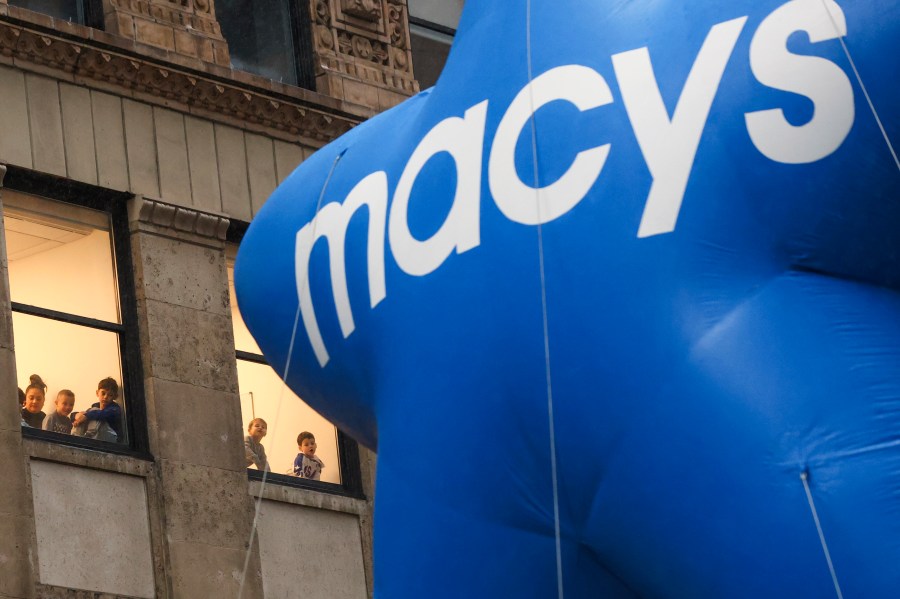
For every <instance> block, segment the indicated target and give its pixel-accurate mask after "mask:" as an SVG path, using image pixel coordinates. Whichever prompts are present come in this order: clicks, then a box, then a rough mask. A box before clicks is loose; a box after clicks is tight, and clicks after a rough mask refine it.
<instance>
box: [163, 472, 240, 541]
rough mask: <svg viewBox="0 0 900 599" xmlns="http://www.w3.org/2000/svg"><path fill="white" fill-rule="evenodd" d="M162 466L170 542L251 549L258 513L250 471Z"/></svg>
mask: <svg viewBox="0 0 900 599" xmlns="http://www.w3.org/2000/svg"><path fill="white" fill-rule="evenodd" d="M159 465H160V479H161V480H162V493H163V501H164V502H165V506H166V527H167V533H166V534H167V537H168V538H169V541H170V542H171V541H190V542H193V543H203V544H205V545H213V546H216V547H223V548H227V549H234V550H236V551H243V550H245V549H246V548H247V543H248V542H249V541H250V529H251V528H252V525H253V514H254V510H253V499H252V498H251V497H250V495H249V493H248V492H247V489H248V482H247V473H246V471H244V470H243V469H241V470H238V471H233V470H221V469H219V468H209V467H206V466H199V465H195V464H187V463H185V462H173V461H170V460H160V462H159Z"/></svg>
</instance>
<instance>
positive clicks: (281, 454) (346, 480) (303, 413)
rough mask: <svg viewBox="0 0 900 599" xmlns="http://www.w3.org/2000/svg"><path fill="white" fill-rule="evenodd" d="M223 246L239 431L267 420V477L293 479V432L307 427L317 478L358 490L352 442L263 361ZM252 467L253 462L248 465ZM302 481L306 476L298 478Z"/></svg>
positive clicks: (295, 451) (232, 250) (231, 260)
mask: <svg viewBox="0 0 900 599" xmlns="http://www.w3.org/2000/svg"><path fill="white" fill-rule="evenodd" d="M235 253H236V248H235V247H234V246H229V260H228V287H229V293H230V297H231V317H232V323H233V326H234V341H235V349H236V356H237V368H238V386H239V392H240V396H241V415H242V420H243V422H242V424H243V435H245V436H246V435H247V434H248V433H247V429H248V426H249V425H250V423H251V422H252V421H253V420H254V419H256V418H262V419H263V420H265V422H266V425H267V432H266V436H265V437H264V438H263V439H262V445H263V447H264V448H265V453H266V457H267V458H268V462H269V467H270V469H271V473H272V474H273V475H274V476H273V477H272V478H273V479H277V480H279V481H280V482H287V483H296V482H297V481H298V480H300V479H298V478H295V477H294V471H293V465H294V460H295V458H296V457H297V455H298V446H297V445H298V444H297V437H298V435H299V434H300V433H301V432H304V431H307V432H310V433H312V434H313V435H314V436H315V442H316V445H317V448H316V451H315V455H316V456H318V457H319V458H320V459H321V460H322V461H323V462H324V464H325V467H324V469H323V470H322V472H321V478H320V479H319V480H320V481H321V482H326V483H331V484H333V485H341V487H342V488H343V490H344V491H345V492H348V493H351V494H358V493H359V489H358V482H357V480H358V478H359V475H358V465H355V464H353V463H352V462H353V461H354V460H358V455H357V453H356V452H357V449H356V444H355V442H353V441H352V440H351V439H349V438H348V437H346V436H345V435H344V434H343V433H341V432H340V431H339V430H338V429H337V428H336V427H335V426H334V425H333V424H331V423H330V422H329V421H328V420H326V419H325V418H323V417H322V416H320V415H319V414H318V413H316V412H315V411H314V410H313V409H312V408H310V407H309V406H308V405H306V404H305V403H304V402H303V400H302V399H300V398H299V397H297V395H295V394H294V393H293V392H291V390H290V389H288V388H287V386H286V385H285V384H284V383H283V382H282V380H281V378H280V376H279V375H278V373H277V372H275V371H274V370H273V369H272V367H270V366H269V365H268V363H267V362H266V360H265V358H264V357H263V356H262V353H261V352H260V349H259V347H258V346H257V345H256V342H255V341H254V340H253V337H252V336H251V335H250V331H248V330H247V327H246V325H245V324H244V321H243V319H242V318H241V315H240V312H239V311H238V307H237V301H236V300H235V294H234V255H235ZM248 467H249V468H251V469H257V468H256V466H255V465H253V464H251V465H250V466H248ZM304 482H306V481H304Z"/></svg>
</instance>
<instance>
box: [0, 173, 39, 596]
mask: <svg viewBox="0 0 900 599" xmlns="http://www.w3.org/2000/svg"><path fill="white" fill-rule="evenodd" d="M5 176H6V167H5V166H4V165H2V164H0V464H2V467H3V482H2V484H0V539H2V542H0V597H2V598H12V597H15V598H16V599H18V598H24V597H33V596H34V595H33V593H34V564H33V561H32V560H34V559H35V558H36V552H35V549H34V538H35V536H34V535H35V533H34V505H33V504H32V502H31V485H30V484H29V480H28V472H27V470H26V468H25V458H24V454H23V451H22V427H21V424H20V423H21V421H22V416H21V414H19V409H18V407H17V406H18V398H16V399H13V398H14V397H16V396H17V391H16V380H17V379H16V359H15V353H14V351H13V331H12V312H11V307H10V299H9V269H8V262H7V260H6V238H5V235H4V229H3V218H2V214H3V202H2V195H3V194H2V192H3V178H4V177H5Z"/></svg>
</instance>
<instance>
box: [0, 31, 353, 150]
mask: <svg viewBox="0 0 900 599" xmlns="http://www.w3.org/2000/svg"><path fill="white" fill-rule="evenodd" d="M98 33H101V32H98ZM0 55H3V56H8V57H12V58H14V59H16V60H17V61H21V62H20V65H21V66H22V68H26V69H27V68H28V66H27V64H28V63H30V64H33V65H37V66H39V67H43V69H42V72H44V71H45V70H46V69H47V68H50V69H53V70H55V71H60V72H61V73H63V74H70V76H71V77H75V78H79V82H81V83H84V84H86V85H90V84H91V81H96V82H99V83H101V84H107V85H104V86H101V87H105V88H107V87H108V84H113V85H115V86H118V87H121V88H124V90H131V91H133V92H140V93H143V94H147V95H149V96H150V97H151V101H152V98H158V99H159V102H160V103H161V104H169V105H171V103H172V102H177V103H180V104H183V105H185V107H186V108H188V109H190V108H197V109H200V110H203V111H206V112H208V113H212V114H213V115H215V114H220V115H224V116H227V117H232V118H235V119H238V120H240V121H242V122H243V123H251V124H254V125H258V126H262V127H265V128H270V129H273V130H276V131H278V132H283V133H289V134H291V137H294V136H296V137H299V138H300V140H301V141H306V142H307V143H310V144H312V145H321V144H324V143H327V142H329V141H331V140H333V139H335V138H337V137H339V136H340V135H342V134H343V133H345V132H346V131H348V130H350V129H351V128H352V127H354V126H355V125H357V124H359V123H360V122H361V121H363V120H364V117H356V116H352V115H349V114H346V113H341V112H339V111H332V110H328V109H327V108H318V107H315V106H313V105H307V104H303V103H300V102H297V101H293V100H292V99H290V98H287V97H278V96H276V95H275V94H272V95H270V94H269V93H266V92H265V91H262V90H260V89H258V88H253V87H251V86H249V85H241V83H240V82H237V81H233V80H228V79H225V78H217V77H214V76H210V75H209V74H206V73H201V72H198V71H193V70H191V69H189V68H185V67H182V66H180V65H177V64H174V63H168V62H163V61H155V60H152V59H148V57H146V56H143V55H140V54H137V53H130V52H126V51H122V50H119V49H110V48H109V47H105V46H98V45H95V44H94V43H92V41H91V40H86V39H85V40H82V39H72V38H70V37H68V36H60V35H54V34H52V33H47V32H42V31H38V30H36V29H32V28H31V27H29V26H27V25H21V24H13V23H11V22H9V21H6V20H3V19H0ZM227 72H228V73H229V74H231V73H233V72H232V71H227ZM241 76H242V78H248V79H253V78H254V77H253V76H249V75H246V74H243V73H242V74H241ZM273 85H276V84H273ZM282 136H283V135H282Z"/></svg>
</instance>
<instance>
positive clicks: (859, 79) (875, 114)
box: [822, 0, 900, 171]
mask: <svg viewBox="0 0 900 599" xmlns="http://www.w3.org/2000/svg"><path fill="white" fill-rule="evenodd" d="M822 7H823V8H824V9H825V12H826V13H828V18H829V19H830V20H831V24H832V25H833V26H834V32H835V33H836V34H837V36H838V41H840V42H841V48H843V49H844V55H845V56H846V57H847V60H848V61H849V62H850V68H851V69H853V75H854V76H855V77H856V82H857V83H859V87H860V89H861V90H862V93H863V96H865V98H866V102H867V103H868V104H869V110H871V111H872V116H873V117H875V123H876V124H877V125H878V129H880V130H881V136H882V137H884V143H886V144H887V147H888V151H890V153H891V156H893V158H894V164H896V165H897V170H898V171H900V159H898V158H897V152H896V151H895V150H894V146H893V144H891V139H890V138H889V137H888V134H887V131H885V129H884V125H882V124H881V118H880V117H879V116H878V111H877V110H875V104H874V103H873V102H872V98H871V97H870V96H869V90H867V89H866V85H865V84H864V83H863V80H862V77H861V76H860V74H859V71H858V70H857V69H856V63H855V62H853V57H852V56H850V49H849V48H848V47H847V43H846V42H845V41H844V36H843V35H841V30H840V28H839V27H838V24H837V22H836V21H835V20H834V15H832V14H831V11H830V10H828V4H827V3H826V0H822Z"/></svg>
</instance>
